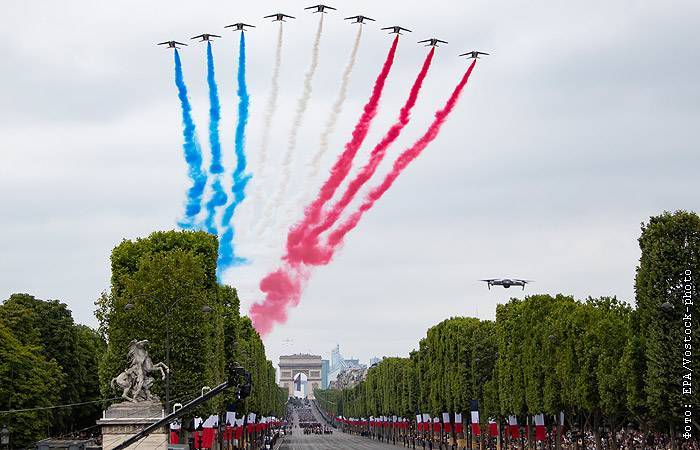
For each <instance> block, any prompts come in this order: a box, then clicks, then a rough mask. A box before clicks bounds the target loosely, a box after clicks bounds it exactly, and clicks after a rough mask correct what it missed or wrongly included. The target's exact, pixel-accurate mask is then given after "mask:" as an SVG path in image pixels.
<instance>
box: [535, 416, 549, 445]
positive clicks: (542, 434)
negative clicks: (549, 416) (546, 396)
mask: <svg viewBox="0 0 700 450" xmlns="http://www.w3.org/2000/svg"><path fill="white" fill-rule="evenodd" d="M546 438H547V430H546V429H545V427H544V414H537V415H536V416H535V439H536V440H538V441H544V440H545V439H546Z"/></svg>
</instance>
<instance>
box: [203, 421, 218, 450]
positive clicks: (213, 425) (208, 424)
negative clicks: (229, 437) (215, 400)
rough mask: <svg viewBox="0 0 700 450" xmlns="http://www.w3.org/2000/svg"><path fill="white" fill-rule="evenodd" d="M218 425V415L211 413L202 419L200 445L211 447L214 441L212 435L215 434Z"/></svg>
mask: <svg viewBox="0 0 700 450" xmlns="http://www.w3.org/2000/svg"><path fill="white" fill-rule="evenodd" d="M218 426H219V416H218V415H215V414H212V415H211V416H209V417H208V418H207V420H205V421H204V425H202V428H203V430H202V432H203V435H202V447H203V448H211V446H212V444H213V443H214V435H215V434H216V429H217V427H218Z"/></svg>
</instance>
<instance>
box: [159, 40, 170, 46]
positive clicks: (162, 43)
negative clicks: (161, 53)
mask: <svg viewBox="0 0 700 450" xmlns="http://www.w3.org/2000/svg"><path fill="white" fill-rule="evenodd" d="M165 44H170V41H165V42H159V43H158V45H165Z"/></svg>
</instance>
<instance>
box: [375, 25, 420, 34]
mask: <svg viewBox="0 0 700 450" xmlns="http://www.w3.org/2000/svg"><path fill="white" fill-rule="evenodd" d="M382 30H394V31H390V32H389V34H403V33H401V31H408V32H409V33H413V32H412V31H411V30H409V29H408V28H404V27H400V26H398V25H392V26H390V27H384V28H382Z"/></svg>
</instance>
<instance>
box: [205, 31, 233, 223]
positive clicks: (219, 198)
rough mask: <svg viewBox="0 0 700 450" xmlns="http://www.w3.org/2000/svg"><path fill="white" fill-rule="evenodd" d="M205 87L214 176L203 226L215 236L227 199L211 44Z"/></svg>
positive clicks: (210, 171)
mask: <svg viewBox="0 0 700 450" xmlns="http://www.w3.org/2000/svg"><path fill="white" fill-rule="evenodd" d="M207 85H208V86H209V146H210V147H211V164H210V166H209V173H211V174H213V175H214V181H213V182H212V191H213V193H212V196H211V198H210V199H209V201H208V202H207V203H206V205H205V206H206V209H207V217H206V219H205V220H204V226H205V227H206V229H207V231H208V232H209V233H211V234H213V235H215V236H217V235H218V234H219V230H218V229H217V227H216V224H215V222H214V218H215V217H216V208H218V207H219V206H223V205H225V204H226V202H227V201H228V197H227V196H226V192H224V187H223V186H222V184H221V173H222V172H223V171H224V167H223V166H222V165H221V141H220V139H219V121H220V120H221V104H220V103H219V88H218V87H217V86H216V77H215V76H214V55H213V54H212V51H211V42H207Z"/></svg>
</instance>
